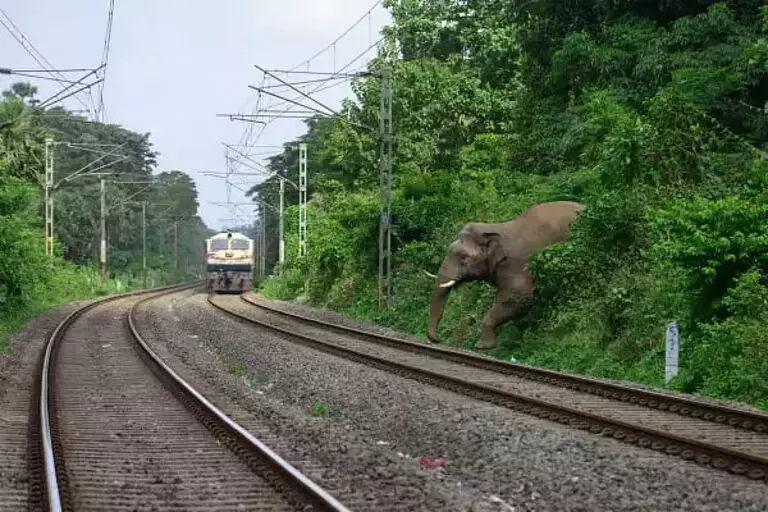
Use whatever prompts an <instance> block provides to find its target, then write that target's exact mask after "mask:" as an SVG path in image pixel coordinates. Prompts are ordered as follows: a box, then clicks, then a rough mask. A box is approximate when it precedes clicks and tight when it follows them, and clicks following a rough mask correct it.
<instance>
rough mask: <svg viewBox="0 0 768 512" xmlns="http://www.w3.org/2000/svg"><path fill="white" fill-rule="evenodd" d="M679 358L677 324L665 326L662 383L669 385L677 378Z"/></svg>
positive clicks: (672, 323)
mask: <svg viewBox="0 0 768 512" xmlns="http://www.w3.org/2000/svg"><path fill="white" fill-rule="evenodd" d="M679 356H680V333H679V329H678V327H677V322H671V323H670V324H669V325H667V367H666V371H665V372H664V382H665V383H667V384H669V381H671V380H672V379H673V378H674V377H676V376H677V371H678V367H677V362H678V358H679Z"/></svg>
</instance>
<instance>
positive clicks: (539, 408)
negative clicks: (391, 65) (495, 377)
mask: <svg viewBox="0 0 768 512" xmlns="http://www.w3.org/2000/svg"><path fill="white" fill-rule="evenodd" d="M241 298H242V296H241ZM208 302H209V304H211V305H212V306H213V307H215V308H216V309H218V310H220V311H223V312H225V313H227V314H229V315H231V316H233V317H235V318H237V319H239V320H243V321H245V322H247V323H250V324H256V325H259V326H261V327H266V328H268V329H270V330H273V331H276V332H279V333H280V334H283V335H285V336H287V337H289V338H290V339H295V340H298V341H299V342H300V343H302V344H305V345H308V346H310V347H312V348H317V349H319V350H321V351H324V352H327V353H330V354H333V355H337V356H340V357H343V358H345V359H350V360H353V361H356V362H359V363H362V364H366V365H369V366H372V367H375V368H379V369H382V370H384V371H390V372H392V370H393V369H394V370H396V372H395V373H398V374H401V375H405V376H406V377H408V378H412V379H414V380H417V381H421V382H425V383H427V384H432V385H436V386H438V387H442V388H445V389H449V390H451V391H455V392H457V393H461V394H464V395H467V396H471V397H473V398H476V399H479V400H483V401H486V402H490V403H494V404H497V405H502V406H504V407H508V408H511V409H513V410H517V411H520V412H522V413H524V414H532V415H534V416H537V417H541V418H545V419H551V420H554V421H557V422H559V423H563V424H568V425H571V426H574V427H576V428H579V429H582V430H589V431H590V432H592V433H596V434H602V435H605V436H611V437H613V438H614V439H617V440H619V441H622V442H626V443H629V444H638V445H640V446H641V447H650V448H652V449H654V450H657V451H663V452H665V453H667V454H669V455H677V456H680V457H682V458H683V459H686V460H690V459H695V460H696V462H698V463H699V464H702V465H705V466H712V467H715V468H716V469H723V468H726V469H727V471H729V472H732V473H735V474H745V473H746V475H747V477H748V478H750V479H755V480H766V479H768V458H765V457H761V456H759V455H754V454H750V453H745V452H741V451H738V450H735V449H731V448H727V447H723V446H717V445H715V444H708V443H706V442H702V441H698V440H695V439H691V438H685V437H682V436H679V435H676V434H670V433H667V432H665V431H662V430H657V429H655V428H652V427H647V426H642V425H637V424H632V423H628V422H625V421H621V420H618V419H614V418H608V417H605V416H601V415H598V414H594V413H591V412H588V411H583V410H578V409H575V408H572V407H569V406H567V405H561V404H556V403H553V402H548V401H544V400H539V399H537V398H532V397H530V396H526V395H524V394H520V393H516V392H511V391H505V390H501V389H498V388H494V387H491V386H487V385H484V384H478V383H474V382H470V381H467V380H463V379H460V378H457V377H453V376H451V375H446V374H442V373H438V372H434V371H431V370H427V369H424V368H419V367H416V366H411V365H408V364H405V363H400V362H396V361H392V360H388V359H385V358H382V357H378V356H376V355H372V354H367V353H364V352H359V351H356V350H353V349H350V348H347V347H342V346H340V345H338V344H335V343H331V342H327V341H323V340H320V339H317V338H313V337H310V336H306V335H303V334H299V333H297V332H293V331H289V330H287V329H283V328H281V327H277V326H275V325H272V324H270V323H268V322H264V321H261V320H257V319H254V318H251V317H249V316H246V315H244V314H241V313H238V312H235V311H232V310H230V309H228V308H226V307H224V306H222V305H221V304H217V303H216V301H214V300H213V298H212V295H211V294H209V295H208ZM246 302H248V301H246Z"/></svg>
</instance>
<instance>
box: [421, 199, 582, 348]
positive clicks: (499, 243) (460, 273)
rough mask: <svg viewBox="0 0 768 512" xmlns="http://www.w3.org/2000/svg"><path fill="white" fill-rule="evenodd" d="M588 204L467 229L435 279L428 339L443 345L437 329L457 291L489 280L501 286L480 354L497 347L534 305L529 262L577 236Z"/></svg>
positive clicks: (531, 211) (552, 205) (548, 206)
mask: <svg viewBox="0 0 768 512" xmlns="http://www.w3.org/2000/svg"><path fill="white" fill-rule="evenodd" d="M584 208H585V207H584V205H582V204H580V203H577V202H573V201H554V202H549V203H539V204H534V205H533V206H531V207H529V208H528V209H527V210H525V211H524V212H523V213H522V214H520V215H519V216H518V217H517V218H515V219H514V220H512V221H509V222H502V223H498V224H485V223H478V222H474V223H468V224H465V225H464V226H463V227H462V229H461V232H460V233H459V237H458V238H457V239H456V240H454V241H453V242H452V243H451V244H450V245H449V246H448V249H447V252H446V255H445V258H444V259H443V262H442V265H441V266H440V270H439V272H438V274H437V275H434V274H430V273H429V272H427V271H426V270H425V273H426V274H427V275H428V276H429V277H431V278H433V279H435V284H434V288H433V291H432V302H431V305H430V312H429V330H428V333H427V337H428V338H429V341H430V342H432V343H438V339H437V329H438V327H439V325H440V319H441V318H442V316H443V311H444V309H445V305H446V302H447V300H448V296H449V294H450V291H451V289H452V288H454V287H456V286H457V285H459V284H461V283H464V282H468V281H478V280H484V281H488V282H491V283H493V284H495V285H496V289H497V293H496V300H495V301H494V304H493V307H492V308H491V309H490V310H489V311H488V312H487V313H486V315H485V316H484V317H483V320H482V324H481V328H482V331H481V334H480V339H479V340H478V342H477V344H476V345H475V348H476V349H482V350H487V349H491V348H494V347H495V346H496V327H497V326H498V325H500V324H502V323H504V322H506V321H508V320H510V319H513V318H516V317H519V315H520V314H521V313H522V312H524V311H525V310H527V309H529V307H530V306H531V305H532V304H533V289H534V282H533V277H532V276H531V275H530V273H529V272H528V268H527V263H528V258H529V257H530V255H531V254H533V253H534V252H535V251H538V250H540V249H543V248H545V247H547V246H549V245H552V244H555V243H558V242H564V241H567V240H569V239H570V237H571V225H572V223H573V222H574V221H575V220H576V219H577V217H578V215H579V213H580V212H581V211H582V210H583V209H584Z"/></svg>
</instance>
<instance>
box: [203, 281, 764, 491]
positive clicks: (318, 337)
mask: <svg viewBox="0 0 768 512" xmlns="http://www.w3.org/2000/svg"><path fill="white" fill-rule="evenodd" d="M208 301H209V302H210V303H211V304H212V305H213V306H215V307H216V308H218V309H220V310H223V311H225V312H227V313H229V314H230V315H233V316H235V317H237V318H239V319H241V320H244V321H247V322H250V323H256V324H258V325H261V326H263V327H267V328H269V329H272V330H276V331H278V332H280V333H282V334H284V335H286V336H289V337H290V339H291V340H294V341H297V342H299V343H302V344H305V345H308V346H311V347H313V348H317V349H320V350H323V351H325V352H329V353H333V354H336V355H339V356H341V357H345V358H347V359H351V360H354V361H357V362H360V363H363V364H367V365H369V366H373V367H377V368H380V369H383V370H386V371H390V372H393V373H397V374H400V375H403V376H405V377H408V378H412V379H414V380H418V381H421V382H425V383H428V384H432V385H436V386H439V387H443V388H447V389H450V390H453V391H455V392H458V393H462V394H465V395H468V396H472V397H474V398H477V399H480V400H485V401H489V402H492V403H496V404H498V405H502V406H505V407H509V408H512V409H515V410H518V411H520V412H524V413H527V414H532V415H535V416H538V417H542V418H547V419H552V420H554V421H557V422H559V423H562V424H566V425H570V426H572V427H576V428H579V429H583V430H589V431H590V432H593V433H596V434H601V435H604V436H610V437H613V438H615V439H617V440H621V441H624V442H628V443H631V444H637V445H639V446H642V447H648V448H651V449H654V450H658V451H662V452H666V453H668V454H670V455H676V456H680V457H682V458H684V459H686V460H694V461H696V462H698V463H700V464H703V465H707V466H712V467H715V468H718V469H724V470H727V471H730V472H732V473H736V474H743V475H745V476H747V477H749V478H752V479H762V480H768V432H766V428H765V426H766V425H768V422H767V421H766V418H768V415H766V414H760V413H754V414H753V413H750V412H745V411H741V410H738V409H735V408H730V407H726V406H719V405H712V404H706V403H700V402H698V401H696V400H692V399H686V398H679V399H678V398H677V397H673V396H670V395H665V394H662V393H658V392H653V391H644V390H638V389H636V388H630V387H625V386H622V385H619V384H614V383H604V382H602V381H599V380H597V379H590V378H587V377H578V376H572V375H567V374H561V373H558V372H553V371H549V370H540V369H536V368H531V367H526V366H523V365H515V364H510V363H504V362H501V361H498V360H491V359H490V358H485V357H481V356H475V355H471V354H466V353H462V352H460V351H458V350H450V349H445V348H443V347H433V346H429V345H426V344H424V345H421V344H418V343H412V342H406V341H403V340H399V339H396V338H389V337H386V336H381V335H376V334H372V333H368V332H363V331H360V330H358V329H351V328H348V327H342V326H338V325H335V324H329V323H327V322H322V321H319V320H315V319H309V318H306V317H303V316H300V315H296V314H293V313H286V312H283V311H278V310H275V309H273V308H267V307H265V306H264V305H262V304H259V303H257V302H254V301H253V300H249V299H247V298H246V297H241V301H237V302H236V303H233V302H232V301H225V300H222V299H221V298H218V299H217V298H214V297H213V296H210V295H209V297H208ZM224 302H227V303H226V304H225V303H224ZM243 302H244V303H245V304H243ZM246 304H247V306H246ZM253 306H257V307H258V308H254V307H253ZM331 331H334V332H331Z"/></svg>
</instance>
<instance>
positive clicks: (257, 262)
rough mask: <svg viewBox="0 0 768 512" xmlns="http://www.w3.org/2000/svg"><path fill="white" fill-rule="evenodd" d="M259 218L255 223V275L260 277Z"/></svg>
mask: <svg viewBox="0 0 768 512" xmlns="http://www.w3.org/2000/svg"><path fill="white" fill-rule="evenodd" d="M261 224H262V222H261V217H259V221H258V222H257V223H256V275H257V276H259V277H261V250H262V247H261Z"/></svg>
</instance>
